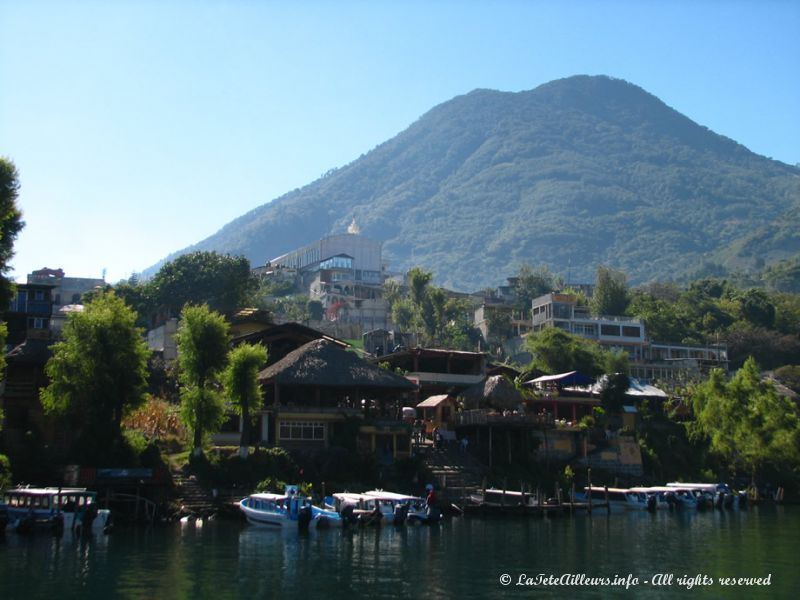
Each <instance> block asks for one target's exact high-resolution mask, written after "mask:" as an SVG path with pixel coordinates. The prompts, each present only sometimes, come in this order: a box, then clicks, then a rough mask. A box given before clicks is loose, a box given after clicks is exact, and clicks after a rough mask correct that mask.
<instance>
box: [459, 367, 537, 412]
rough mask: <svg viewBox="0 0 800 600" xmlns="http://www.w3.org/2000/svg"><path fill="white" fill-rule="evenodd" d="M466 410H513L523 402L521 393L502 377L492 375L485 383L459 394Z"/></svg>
mask: <svg viewBox="0 0 800 600" xmlns="http://www.w3.org/2000/svg"><path fill="white" fill-rule="evenodd" d="M461 396H462V397H463V398H464V404H465V405H466V408H480V407H484V406H491V407H493V408H498V409H500V410H506V409H509V410H513V409H515V408H517V407H518V406H519V405H520V404H521V403H522V402H523V401H524V400H525V398H524V396H523V395H522V393H521V392H520V391H519V390H518V389H517V388H516V387H514V384H513V383H511V382H510V381H509V380H508V379H507V378H506V377H504V376H503V375H492V376H491V377H487V378H486V381H484V382H483V383H479V384H477V385H473V386H472V387H469V388H467V389H466V390H464V391H463V392H462V393H461Z"/></svg>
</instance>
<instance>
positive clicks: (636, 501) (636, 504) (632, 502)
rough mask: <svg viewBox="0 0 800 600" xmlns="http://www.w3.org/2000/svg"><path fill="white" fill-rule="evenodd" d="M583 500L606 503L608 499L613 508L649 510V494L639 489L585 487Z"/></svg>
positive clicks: (616, 509) (618, 509) (609, 505)
mask: <svg viewBox="0 0 800 600" xmlns="http://www.w3.org/2000/svg"><path fill="white" fill-rule="evenodd" d="M584 490H585V491H584V494H583V498H582V499H583V500H586V501H587V502H588V501H589V499H590V498H591V501H592V502H594V503H597V504H604V503H605V502H606V501H608V507H609V509H611V510H615V511H620V510H647V496H646V494H644V493H642V492H638V491H633V490H631V489H628V488H606V487H599V486H592V487H588V486H587V487H585V488H584Z"/></svg>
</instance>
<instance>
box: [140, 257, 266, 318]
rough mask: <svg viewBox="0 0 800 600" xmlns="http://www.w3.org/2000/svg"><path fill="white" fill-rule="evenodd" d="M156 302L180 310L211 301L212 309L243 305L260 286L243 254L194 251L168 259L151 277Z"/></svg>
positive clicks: (175, 310) (221, 310)
mask: <svg viewBox="0 0 800 600" xmlns="http://www.w3.org/2000/svg"><path fill="white" fill-rule="evenodd" d="M151 286H152V293H153V297H154V299H155V301H156V304H157V305H159V306H163V307H165V308H167V309H168V310H169V312H170V313H171V314H173V315H174V314H178V312H179V311H180V310H181V309H182V308H183V306H184V305H185V304H198V305H199V304H207V305H208V306H209V308H211V310H216V311H220V312H223V313H224V312H230V311H233V310H235V309H236V308H241V307H242V305H243V304H245V303H246V302H247V301H248V300H249V296H250V294H251V293H252V292H254V291H255V290H256V288H257V286H258V284H257V281H256V280H255V278H254V277H253V276H252V274H251V273H250V262H249V261H248V260H247V259H246V258H245V257H243V256H237V257H233V256H228V255H223V254H218V253H216V252H192V253H190V254H184V255H182V256H179V257H178V258H176V259H175V260H173V261H171V262H168V263H167V264H165V265H164V266H163V267H161V269H159V271H158V273H156V274H155V276H154V277H153V279H152V281H151Z"/></svg>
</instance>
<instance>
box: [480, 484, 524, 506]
mask: <svg viewBox="0 0 800 600" xmlns="http://www.w3.org/2000/svg"><path fill="white" fill-rule="evenodd" d="M469 499H470V501H471V502H472V503H473V504H476V505H479V506H484V507H491V508H511V507H515V506H524V507H526V508H533V507H536V506H538V499H537V497H536V495H535V494H527V493H525V492H519V491H516V490H501V489H497V488H487V489H485V490H482V491H479V492H477V493H475V494H471V495H470V497H469Z"/></svg>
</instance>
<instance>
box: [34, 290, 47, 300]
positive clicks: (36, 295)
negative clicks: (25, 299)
mask: <svg viewBox="0 0 800 600" xmlns="http://www.w3.org/2000/svg"><path fill="white" fill-rule="evenodd" d="M33 298H34V300H39V301H40V302H41V301H42V300H44V292H43V291H42V290H36V291H35V292H34V293H33Z"/></svg>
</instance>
